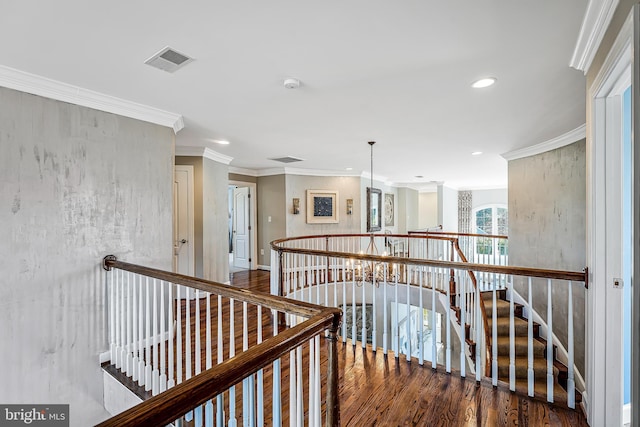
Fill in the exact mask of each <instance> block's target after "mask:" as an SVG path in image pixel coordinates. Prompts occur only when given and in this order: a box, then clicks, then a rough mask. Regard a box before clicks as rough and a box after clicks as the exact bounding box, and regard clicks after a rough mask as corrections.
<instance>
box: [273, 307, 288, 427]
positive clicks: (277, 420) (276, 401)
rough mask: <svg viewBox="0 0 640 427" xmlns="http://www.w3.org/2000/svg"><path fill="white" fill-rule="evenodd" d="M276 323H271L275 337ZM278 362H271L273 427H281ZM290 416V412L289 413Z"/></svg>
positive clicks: (275, 316) (280, 371)
mask: <svg viewBox="0 0 640 427" xmlns="http://www.w3.org/2000/svg"><path fill="white" fill-rule="evenodd" d="M271 318H272V319H277V318H278V312H277V311H275V310H271ZM278 328H279V326H278V322H277V321H274V322H273V336H274V337H275V336H276V335H278ZM289 358H290V359H291V358H292V353H290V354H289ZM280 360H281V359H277V360H275V361H274V362H273V380H272V394H271V395H272V404H271V416H272V418H273V425H274V426H275V427H281V426H282V401H281V396H282V386H281V384H280V378H282V370H281V366H280ZM291 369H292V368H291V366H290V367H289V370H291ZM292 384H293V383H292V380H291V379H290V383H289V393H291V387H292ZM289 414H291V412H290V413H289Z"/></svg>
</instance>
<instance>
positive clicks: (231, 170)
mask: <svg viewBox="0 0 640 427" xmlns="http://www.w3.org/2000/svg"><path fill="white" fill-rule="evenodd" d="M229 173H236V174H238V175H245V176H252V177H254V178H256V177H258V176H259V175H258V171H257V170H255V169H247V168H239V167H236V166H229Z"/></svg>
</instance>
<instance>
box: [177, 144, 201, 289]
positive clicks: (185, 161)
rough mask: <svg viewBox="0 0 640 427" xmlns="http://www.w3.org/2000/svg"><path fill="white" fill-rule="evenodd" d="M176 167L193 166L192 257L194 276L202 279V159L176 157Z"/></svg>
mask: <svg viewBox="0 0 640 427" xmlns="http://www.w3.org/2000/svg"><path fill="white" fill-rule="evenodd" d="M175 164H176V165H187V166H193V240H194V242H193V256H194V262H195V268H194V272H195V276H196V277H199V278H201V279H203V278H204V264H203V260H204V257H203V236H204V234H203V231H202V229H203V228H202V227H203V216H202V215H203V212H204V211H203V208H202V195H203V190H202V186H203V182H204V181H203V178H202V157H196V156H176V159H175Z"/></svg>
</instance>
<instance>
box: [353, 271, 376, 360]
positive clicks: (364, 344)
mask: <svg viewBox="0 0 640 427" xmlns="http://www.w3.org/2000/svg"><path fill="white" fill-rule="evenodd" d="M363 270H364V269H363ZM372 270H373V269H372ZM372 273H373V271H372ZM362 274H363V279H362V348H367V337H368V335H367V310H366V303H367V296H366V291H367V285H366V283H365V281H364V271H363V272H362ZM355 315H356V313H353V316H355Z"/></svg>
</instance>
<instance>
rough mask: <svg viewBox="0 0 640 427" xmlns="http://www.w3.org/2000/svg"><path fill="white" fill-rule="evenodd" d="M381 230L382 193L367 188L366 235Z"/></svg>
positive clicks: (376, 189) (377, 189) (375, 189)
mask: <svg viewBox="0 0 640 427" xmlns="http://www.w3.org/2000/svg"><path fill="white" fill-rule="evenodd" d="M380 230H382V191H381V190H380V189H379V188H371V187H367V233H371V232H374V231H380Z"/></svg>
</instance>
